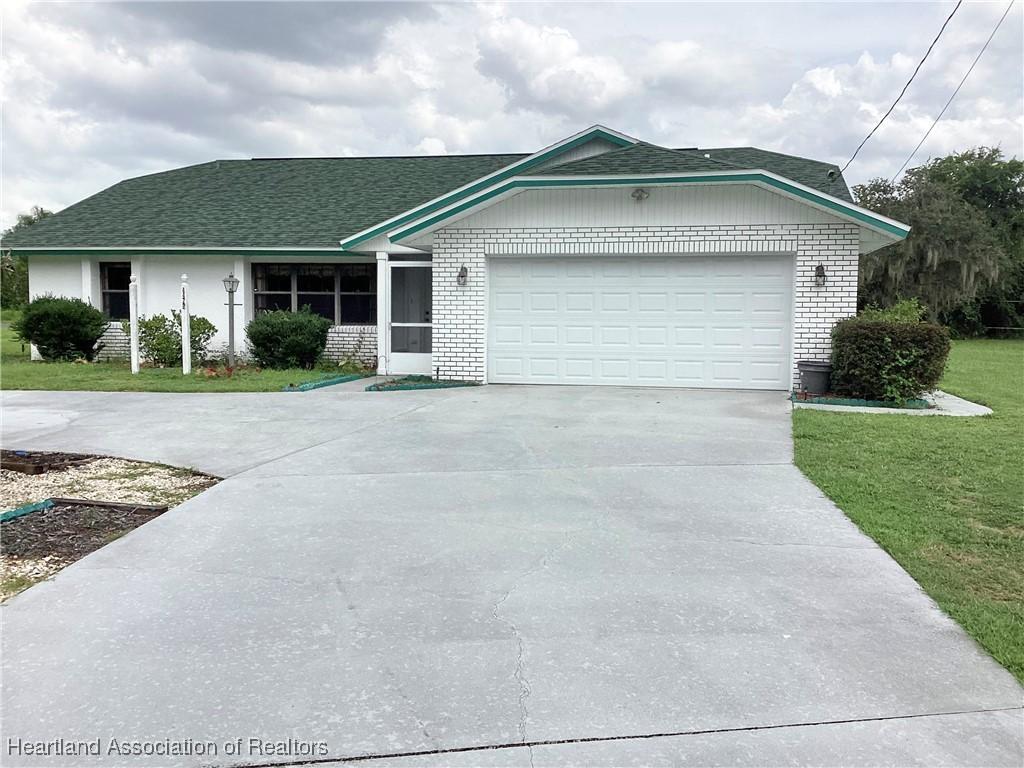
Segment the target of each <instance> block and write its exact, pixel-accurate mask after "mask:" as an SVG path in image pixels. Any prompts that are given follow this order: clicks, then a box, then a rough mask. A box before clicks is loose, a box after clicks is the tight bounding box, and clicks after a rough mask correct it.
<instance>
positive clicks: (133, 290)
mask: <svg viewBox="0 0 1024 768" xmlns="http://www.w3.org/2000/svg"><path fill="white" fill-rule="evenodd" d="M128 322H129V323H130V324H131V327H130V328H129V332H130V334H131V335H130V339H131V358H132V373H138V372H139V277H138V275H132V276H131V277H130V278H129V283H128Z"/></svg>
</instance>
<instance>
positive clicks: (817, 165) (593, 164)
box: [528, 142, 853, 203]
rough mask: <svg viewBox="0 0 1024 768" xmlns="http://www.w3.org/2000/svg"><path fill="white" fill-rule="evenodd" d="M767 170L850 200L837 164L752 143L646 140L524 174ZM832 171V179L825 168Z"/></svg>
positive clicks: (577, 174)
mask: <svg viewBox="0 0 1024 768" xmlns="http://www.w3.org/2000/svg"><path fill="white" fill-rule="evenodd" d="M753 169H758V170H762V171H771V172H772V173H777V174H778V175H779V176H784V177H786V178H787V179H791V180H792V181H798V182H800V183H801V184H804V185H806V186H808V187H810V188H811V189H816V190H818V191H819V192H826V193H828V194H830V195H832V196H833V197H838V198H839V199H840V200H846V201H847V202H850V203H852V202H853V198H852V197H851V196H850V191H849V190H848V189H847V188H846V182H845V181H843V178H842V176H841V175H840V173H839V167H838V166H836V165H833V164H831V163H823V162H820V161H818V160H807V159H805V158H802V157H795V156H793V155H783V154H780V153H778V152H769V151H767V150H764V149H756V148H755V147H733V148H728V149H727V148H722V149H668V148H667V147H659V146H656V145H654V144H648V143H646V142H639V143H637V144H634V145H633V146H630V147H624V148H622V149H617V150H615V151H613V152H606V153H605V154H603V155H594V156H593V157H587V158H584V159H583V160H576V161H574V162H571V163H565V164H564V165H556V166H554V167H548V168H542V169H540V170H537V171H531V172H530V174H528V175H544V174H552V175H559V176H594V175H600V174H627V173H690V172H692V173H699V172H701V171H724V170H733V171H735V170H753ZM829 171H835V172H836V177H835V180H834V181H830V180H829V178H828V172H829Z"/></svg>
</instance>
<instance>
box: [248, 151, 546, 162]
mask: <svg viewBox="0 0 1024 768" xmlns="http://www.w3.org/2000/svg"><path fill="white" fill-rule="evenodd" d="M530 154H531V153H529V152H467V153H465V154H447V153H446V154H443V155H312V156H309V157H250V158H240V159H242V160H243V161H244V162H253V161H257V160H258V161H266V160H427V159H440V158H450V157H529V156H530ZM236 159H238V158H236Z"/></svg>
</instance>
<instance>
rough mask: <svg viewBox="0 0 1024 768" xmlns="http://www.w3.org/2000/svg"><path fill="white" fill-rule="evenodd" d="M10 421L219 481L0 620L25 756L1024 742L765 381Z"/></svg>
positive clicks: (28, 444) (574, 752) (918, 756)
mask: <svg viewBox="0 0 1024 768" xmlns="http://www.w3.org/2000/svg"><path fill="white" fill-rule="evenodd" d="M2 404H3V418H4V445H5V447H18V448H40V449H45V448H54V449H62V450H72V451H73V450H81V451H100V452H105V453H110V454H113V455H119V456H129V457H138V458H144V459H150V460H157V461H166V462H169V463H174V464H185V465H191V466H194V467H196V468H199V469H202V470H206V471H209V472H213V473H216V474H220V475H223V476H226V477H227V479H226V480H225V481H224V482H222V483H220V484H219V485H217V486H215V487H214V488H212V489H211V490H209V491H207V492H205V493H203V494H202V495H200V496H198V497H196V498H194V499H192V500H191V501H189V502H186V503H185V504H183V505H181V506H180V507H178V508H176V509H175V510H173V511H171V512H169V513H168V514H166V515H164V516H162V517H160V518H158V519H157V520H154V521H153V522H151V523H148V524H147V525H145V526H143V527H142V528H140V529H138V530H136V531H134V532H133V533H131V534H129V535H128V536H126V537H124V538H123V539H121V540H119V541H116V542H114V543H112V544H110V545H109V546H107V547H105V548H104V549H103V550H101V551H99V552H97V553H95V554H93V555H91V556H89V557H87V558H85V559H84V560H82V561H80V562H79V563H77V564H75V565H73V566H71V567H69V568H67V569H66V570H65V571H63V572H62V573H61V574H60V575H59V576H57V577H56V578H55V579H53V580H52V581H50V582H47V583H43V584H40V585H38V586H36V587H33V588H32V589H30V590H28V591H27V592H25V593H23V594H22V595H21V596H19V597H16V598H14V599H13V600H11V601H9V602H8V604H7V605H6V606H4V608H3V609H2V614H3V630H4V631H3V689H4V690H3V697H4V701H3V705H4V706H3V719H2V730H3V733H2V737H3V763H4V764H5V765H21V764H26V765H43V764H45V765H57V764H66V765H86V766H87V765H93V764H96V765H100V764H136V763H139V764H158V765H233V764H247V765H260V766H271V765H274V766H277V765H287V764H292V763H303V762H306V761H308V760H309V758H310V757H312V758H315V759H318V760H324V759H327V760H335V759H352V758H363V757H367V756H369V757H373V758H376V759H375V760H374V761H373V762H372V763H367V764H368V765H369V764H373V765H386V766H392V765H394V766H405V765H409V766H413V765H415V766H420V765H462V766H471V765H515V766H519V765H524V766H525V765H530V764H533V765H535V766H543V765H587V766H593V765H624V764H637V765H679V764H683V763H685V764H701V765H704V764H718V765H765V764H793V765H796V764H828V765H837V764H844V765H852V764H855V765H878V764H893V765H912V764H913V765H928V766H934V765H947V764H948V765H1008V766H1009V765H1013V766H1019V765H1020V764H1021V761H1022V756H1024V746H1022V736H1021V733H1022V712H1021V709H1020V707H1021V704H1022V689H1021V688H1020V686H1018V685H1017V683H1016V682H1015V681H1014V680H1013V679H1012V678H1011V676H1010V675H1009V674H1008V673H1007V672H1005V671H1004V670H1003V669H1002V668H1001V667H1000V666H998V665H997V664H996V663H995V662H993V661H992V660H991V659H990V658H988V657H987V656H986V655H985V654H984V653H983V652H982V651H980V650H979V649H978V648H977V646H976V645H975V644H974V643H973V642H972V641H971V640H970V639H969V638H968V637H967V636H966V635H965V634H964V633H963V632H962V631H961V630H960V629H959V628H958V627H957V626H956V625H955V624H954V623H953V622H952V621H951V620H949V619H948V618H947V617H946V616H945V615H943V614H942V613H941V612H940V611H939V610H938V609H937V608H936V606H935V605H934V604H933V603H932V602H931V600H930V599H929V598H928V597H927V596H925V595H924V594H923V593H922V592H921V590H920V589H919V588H918V586H917V585H916V583H915V582H914V581H913V580H912V579H911V578H910V577H909V576H908V575H907V574H906V573H905V572H904V571H903V570H902V569H901V568H900V567H899V566H898V565H897V564H896V563H895V562H894V561H893V560H891V559H890V558H889V557H888V556H887V555H886V554H885V553H884V552H883V551H882V550H881V549H879V548H878V547H877V546H876V545H874V544H873V543H872V542H871V541H870V540H869V539H867V538H866V537H864V536H863V535H861V534H860V533H859V532H858V531H857V529H856V528H855V527H854V526H853V525H852V524H851V523H850V522H849V521H848V520H847V519H846V518H845V516H844V515H843V514H842V513H841V512H840V511H839V510H838V509H837V508H836V507H835V506H834V505H833V504H832V503H831V502H829V501H828V500H827V499H826V498H824V496H823V495H822V494H821V493H820V492H819V491H818V490H817V489H816V488H815V487H814V486H813V485H812V484H811V483H810V482H808V481H807V480H806V479H805V478H804V477H803V476H802V475H801V474H800V473H799V472H798V471H797V470H796V469H795V468H794V467H793V466H792V463H791V459H792V444H791V437H790V421H789V405H788V403H787V401H786V400H785V399H784V397H783V396H782V395H780V394H778V393H737V392H697V391H681V390H675V391H673V390H639V389H610V388H561V387H550V388H541V387H499V386H492V387H486V388H471V389H459V390H436V391H429V392H405V393H379V394H376V393H374V394H371V393H362V392H354V391H331V390H330V389H327V390H320V391H316V392H310V393H303V394H253V395H156V394H98V393H30V392H24V393H5V394H4V395H3V400H2ZM12 739H14V740H17V739H20V740H22V741H21V743H25V742H35V741H50V742H52V741H53V740H54V739H64V740H65V748H66V743H67V742H68V741H70V740H95V739H99V740H100V744H99V747H100V750H101V754H100V756H85V757H83V756H63V757H60V756H54V755H52V754H51V756H49V757H44V758H34V757H29V756H26V755H25V754H24V750H23V752H22V754H21V755H18V754H17V753H15V754H11V750H12V748H13V747H12V742H11V740H12ZM111 739H117V740H124V741H127V742H132V743H140V744H139V746H140V747H144V746H145V745H146V744H147V743H148V744H151V745H152V747H151V748H152V749H155V750H157V751H158V752H160V751H166V750H168V749H172V750H175V749H177V750H180V751H186V752H190V754H185V755H173V756H168V755H164V754H158V755H151V756H146V755H143V756H124V755H120V756H118V755H116V754H115V755H111V754H110V753H109V752H110V748H111V741H110V740H111ZM251 739H255V740H261V741H260V742H250V740H251ZM189 740H191V741H189ZM238 740H242V749H241V753H240V754H231V752H232V751H233V749H234V745H236V744H237V743H238ZM275 742H283V743H280V744H276V743H275ZM268 743H271V746H272V747H273V748H272V749H271V748H269V747H267V746H266V744H268ZM260 744H263V745H264V746H263V747H262V749H261V748H260ZM524 744H525V745H526V746H522V745H524ZM321 745H322V746H321ZM129 746H134V744H130V745H129ZM494 747H500V748H498V749H494ZM214 750H216V753H215V754H214ZM52 751H53V750H51V752H52Z"/></svg>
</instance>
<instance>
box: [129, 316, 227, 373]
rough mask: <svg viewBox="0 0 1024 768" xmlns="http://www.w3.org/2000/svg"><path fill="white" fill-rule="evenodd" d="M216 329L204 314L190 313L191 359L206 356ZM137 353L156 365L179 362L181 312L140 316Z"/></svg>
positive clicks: (202, 358)
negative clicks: (201, 315)
mask: <svg viewBox="0 0 1024 768" xmlns="http://www.w3.org/2000/svg"><path fill="white" fill-rule="evenodd" d="M121 327H122V329H123V330H124V332H125V333H131V327H130V325H129V323H128V322H124V323H122V324H121ZM216 333H217V328H216V326H214V324H213V323H211V322H210V321H209V320H207V319H206V318H205V317H200V316H199V315H189V342H190V344H189V346H191V348H192V358H193V359H198V360H205V359H206V348H207V346H209V344H210V339H212V338H213V337H214V334H216ZM139 354H140V355H141V356H142V358H143V359H144V360H148V361H149V362H151V363H154V364H156V365H159V366H165V367H170V366H174V365H178V364H179V363H180V362H181V313H180V312H178V311H177V310H173V309H172V310H171V316H170V317H168V316H167V315H153V316H152V317H148V318H147V317H140V318H139Z"/></svg>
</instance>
